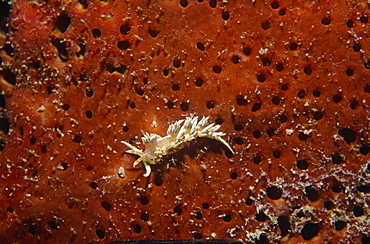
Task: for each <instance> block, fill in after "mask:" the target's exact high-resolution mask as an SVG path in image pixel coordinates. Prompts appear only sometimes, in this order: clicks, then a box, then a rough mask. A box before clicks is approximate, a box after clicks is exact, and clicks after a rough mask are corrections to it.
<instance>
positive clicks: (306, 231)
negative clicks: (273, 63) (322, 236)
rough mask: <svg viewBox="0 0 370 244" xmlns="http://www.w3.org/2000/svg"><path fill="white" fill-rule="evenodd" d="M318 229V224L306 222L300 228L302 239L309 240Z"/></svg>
mask: <svg viewBox="0 0 370 244" xmlns="http://www.w3.org/2000/svg"><path fill="white" fill-rule="evenodd" d="M319 231H320V227H319V225H318V224H314V223H308V224H306V225H305V226H304V227H303V228H302V232H301V234H302V237H303V239H304V240H311V239H312V238H314V237H315V236H316V235H317V234H318V233H319Z"/></svg>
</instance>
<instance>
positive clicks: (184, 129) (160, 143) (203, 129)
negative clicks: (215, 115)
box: [121, 116, 234, 177]
mask: <svg viewBox="0 0 370 244" xmlns="http://www.w3.org/2000/svg"><path fill="white" fill-rule="evenodd" d="M208 119H209V117H203V118H202V119H201V120H199V121H198V116H196V117H186V118H185V120H179V121H176V122H175V123H173V124H171V125H170V126H169V127H168V130H167V135H166V136H164V137H161V136H160V135H157V134H154V133H146V132H143V137H141V140H142V141H143V144H144V145H145V151H142V150H140V149H139V148H137V147H135V146H133V145H131V144H130V143H128V142H125V141H121V143H123V144H125V145H126V146H128V147H129V148H131V150H127V151H126V153H130V154H135V155H138V156H139V158H138V159H136V160H135V162H134V166H136V165H138V164H139V163H140V162H143V164H144V166H145V170H146V173H145V174H144V176H145V177H148V176H149V175H150V172H151V168H150V165H151V164H158V163H160V161H161V159H162V157H163V156H165V155H169V154H173V153H175V152H177V151H179V150H180V149H182V148H184V147H185V146H186V145H188V143H189V142H191V141H193V140H195V139H197V138H198V137H207V138H212V139H215V140H217V141H219V142H221V143H222V144H224V145H225V146H226V147H227V148H228V149H229V150H230V151H231V152H232V153H234V151H233V150H232V149H231V147H230V145H229V144H228V143H227V142H226V141H225V140H224V139H222V136H224V135H226V133H224V132H220V131H217V130H218V129H220V127H221V126H220V125H215V124H214V123H212V124H208ZM181 124H182V126H181Z"/></svg>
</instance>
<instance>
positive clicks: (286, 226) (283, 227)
mask: <svg viewBox="0 0 370 244" xmlns="http://www.w3.org/2000/svg"><path fill="white" fill-rule="evenodd" d="M278 224H279V228H280V235H281V236H286V235H287V234H288V233H289V230H290V222H289V219H288V217H287V216H280V217H279V218H278Z"/></svg>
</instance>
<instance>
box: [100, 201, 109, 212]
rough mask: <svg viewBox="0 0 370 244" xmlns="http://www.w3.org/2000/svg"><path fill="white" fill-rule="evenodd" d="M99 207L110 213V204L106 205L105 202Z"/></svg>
mask: <svg viewBox="0 0 370 244" xmlns="http://www.w3.org/2000/svg"><path fill="white" fill-rule="evenodd" d="M101 206H102V207H103V208H104V209H105V210H107V211H111V209H112V205H110V203H107V202H102V203H101Z"/></svg>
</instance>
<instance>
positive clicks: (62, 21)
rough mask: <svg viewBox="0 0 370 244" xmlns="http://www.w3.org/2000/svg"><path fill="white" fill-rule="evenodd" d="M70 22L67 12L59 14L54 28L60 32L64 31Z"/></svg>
mask: <svg viewBox="0 0 370 244" xmlns="http://www.w3.org/2000/svg"><path fill="white" fill-rule="evenodd" d="M70 24H71V18H69V16H68V14H66V13H64V14H61V15H59V16H58V18H57V21H56V29H57V30H59V31H60V32H61V33H64V32H65V31H66V30H67V29H68V27H69V25H70Z"/></svg>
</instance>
